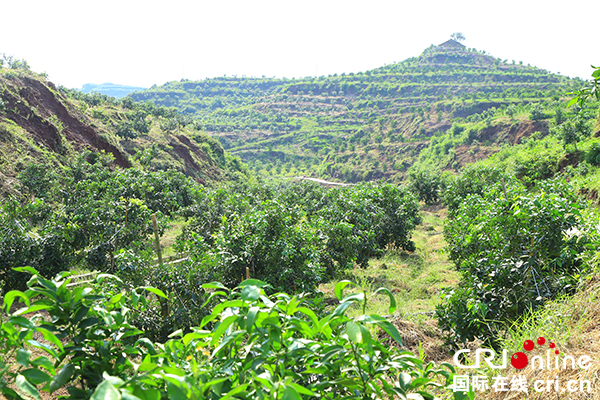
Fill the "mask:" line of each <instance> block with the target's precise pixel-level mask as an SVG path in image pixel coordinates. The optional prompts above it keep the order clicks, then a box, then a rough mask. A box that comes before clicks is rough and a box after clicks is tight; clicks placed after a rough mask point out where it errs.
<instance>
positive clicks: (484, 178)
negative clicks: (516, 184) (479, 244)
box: [443, 165, 509, 217]
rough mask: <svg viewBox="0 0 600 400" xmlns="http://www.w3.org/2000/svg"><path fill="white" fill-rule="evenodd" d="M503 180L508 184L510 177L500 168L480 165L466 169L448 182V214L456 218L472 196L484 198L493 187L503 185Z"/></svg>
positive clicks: (446, 190)
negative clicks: (463, 204)
mask: <svg viewBox="0 0 600 400" xmlns="http://www.w3.org/2000/svg"><path fill="white" fill-rule="evenodd" d="M502 180H506V181H507V182H508V180H509V176H508V175H507V174H505V173H504V172H503V171H502V170H501V169H499V168H495V167H489V166H480V165H471V166H468V167H466V168H464V169H463V170H462V171H461V173H460V175H457V176H455V177H453V178H450V179H448V180H447V182H446V187H445V189H444V192H443V200H444V203H445V204H446V205H447V206H448V214H449V215H450V216H451V217H452V216H454V215H455V214H456V212H457V211H458V209H459V207H460V205H461V204H462V203H463V202H464V201H465V200H466V199H467V198H468V197H469V196H470V195H475V196H480V197H483V196H484V194H485V193H486V192H488V190H489V188H490V187H491V186H494V185H496V184H498V183H501V182H502Z"/></svg>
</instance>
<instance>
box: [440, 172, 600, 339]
mask: <svg viewBox="0 0 600 400" xmlns="http://www.w3.org/2000/svg"><path fill="white" fill-rule="evenodd" d="M504 190H506V195H505V194H504ZM582 209H583V205H582V204H581V203H580V202H579V200H578V199H577V197H576V195H575V194H574V192H573V189H572V188H571V187H569V186H568V185H567V184H566V183H563V182H561V181H548V182H538V183H537V187H536V188H535V191H533V192H531V193H529V192H527V190H526V189H525V187H524V186H523V185H522V184H521V183H519V182H515V181H511V182H510V184H507V185H506V188H503V187H502V185H500V184H495V185H490V186H488V187H487V190H486V191H485V192H484V193H482V194H478V195H470V196H468V197H466V198H465V199H464V200H463V202H462V204H460V205H459V207H458V209H457V210H456V211H455V212H454V214H453V215H452V217H451V219H449V220H448V223H447V224H446V227H445V231H444V235H445V238H446V241H447V242H448V251H449V257H450V259H451V260H452V261H454V263H455V265H456V268H457V269H458V270H459V271H462V273H463V276H462V282H461V283H460V284H459V285H458V287H457V288H456V289H453V290H449V291H447V292H446V293H445V294H444V297H443V303H442V304H441V305H440V306H439V307H438V309H437V314H438V319H439V324H440V327H441V328H442V329H443V330H445V331H446V332H447V333H448V335H449V340H450V341H451V342H453V343H459V342H465V341H470V340H473V339H475V338H478V339H481V340H484V341H488V342H490V343H491V344H494V343H495V341H496V340H497V338H498V337H499V336H500V335H501V334H502V333H503V332H504V330H505V329H506V328H507V326H508V324H510V323H511V322H513V321H515V320H518V319H519V318H520V317H521V316H523V315H524V314H525V312H526V311H527V310H529V309H531V308H533V309H535V308H537V307H539V306H540V305H542V304H543V303H544V302H545V301H546V300H547V299H550V298H553V297H554V296H556V295H557V294H560V293H565V292H567V293H568V292H571V291H572V290H573V289H574V286H573V285H574V283H575V282H576V275H578V274H579V273H580V272H581V271H580V268H581V261H580V259H579V257H580V255H581V254H582V253H583V252H584V251H586V249H587V248H588V247H589V246H592V247H593V246H595V244H594V243H597V239H598V238H597V233H596V231H595V230H594V229H589V227H587V226H586V220H585V219H584V216H583V215H582Z"/></svg>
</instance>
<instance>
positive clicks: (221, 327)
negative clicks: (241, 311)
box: [210, 315, 239, 346]
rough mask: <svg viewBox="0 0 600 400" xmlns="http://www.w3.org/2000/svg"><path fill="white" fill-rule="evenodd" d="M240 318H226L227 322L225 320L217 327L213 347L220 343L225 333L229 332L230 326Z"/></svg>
mask: <svg viewBox="0 0 600 400" xmlns="http://www.w3.org/2000/svg"><path fill="white" fill-rule="evenodd" d="M238 318H239V316H238V315H230V316H229V317H227V318H225V320H223V321H222V322H221V323H220V324H219V326H218V327H217V329H215V330H214V332H213V338H212V340H211V342H210V345H211V346H214V345H216V344H217V343H218V342H219V338H220V337H221V336H222V335H223V334H224V333H225V331H226V330H227V328H229V326H230V325H231V324H232V323H233V322H234V321H236V320H237V319H238Z"/></svg>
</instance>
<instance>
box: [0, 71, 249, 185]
mask: <svg viewBox="0 0 600 400" xmlns="http://www.w3.org/2000/svg"><path fill="white" fill-rule="evenodd" d="M25 65H26V64H25ZM85 150H91V151H103V152H105V153H110V154H111V155H112V156H113V157H114V164H115V165H117V166H119V167H130V166H133V165H144V166H145V167H146V168H148V169H150V170H166V169H169V168H175V169H177V170H179V171H181V172H184V173H185V174H186V175H188V176H191V177H193V178H195V179H196V180H197V181H198V182H207V181H216V180H222V179H226V178H227V177H228V176H229V177H231V176H233V175H235V173H244V172H243V171H244V167H243V166H242V164H241V163H240V162H239V160H238V159H236V158H234V157H231V156H229V155H226V154H225V152H224V150H223V148H222V146H221V145H220V144H219V143H218V142H217V141H216V140H214V139H213V138H211V137H209V136H207V135H206V134H203V133H201V132H199V131H198V130H197V129H196V128H195V127H194V126H193V125H189V124H188V121H186V120H183V119H181V117H180V115H179V114H177V113H176V112H175V111H174V110H169V109H166V108H164V107H154V106H151V105H137V104H133V102H132V101H131V99H128V100H126V101H125V102H121V101H118V100H117V99H115V98H112V97H109V96H106V95H101V94H98V93H93V94H83V93H81V92H78V91H75V90H68V89H65V88H57V87H56V86H55V85H53V84H52V83H51V82H49V81H47V80H46V79H45V77H44V76H43V75H37V74H35V73H33V72H31V71H29V69H28V68H23V67H20V68H10V67H9V68H2V69H0V170H1V171H2V174H1V175H0V180H1V181H2V187H3V189H2V191H3V192H7V191H8V192H11V191H13V190H14V188H12V183H13V182H14V180H13V179H12V177H15V176H16V175H17V173H18V172H19V171H20V170H21V169H22V168H23V167H24V166H25V165H26V164H28V163H31V162H33V163H36V164H44V165H49V166H54V167H56V166H58V165H61V164H64V163H65V162H66V161H67V160H68V159H69V158H72V157H73V156H74V155H75V154H76V153H81V152H83V151H85Z"/></svg>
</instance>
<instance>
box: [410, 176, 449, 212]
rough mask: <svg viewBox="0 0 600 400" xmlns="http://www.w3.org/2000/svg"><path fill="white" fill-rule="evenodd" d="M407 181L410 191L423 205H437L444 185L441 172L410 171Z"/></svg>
mask: <svg viewBox="0 0 600 400" xmlns="http://www.w3.org/2000/svg"><path fill="white" fill-rule="evenodd" d="M408 181H409V187H410V189H411V190H412V191H413V193H415V194H416V195H417V197H418V198H419V200H421V201H424V202H425V204H433V203H437V202H438V201H439V200H440V197H441V194H442V191H443V190H444V187H445V184H446V182H445V180H444V177H443V175H442V174H441V172H440V171H436V170H432V169H411V171H410V172H409V173H408Z"/></svg>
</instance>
